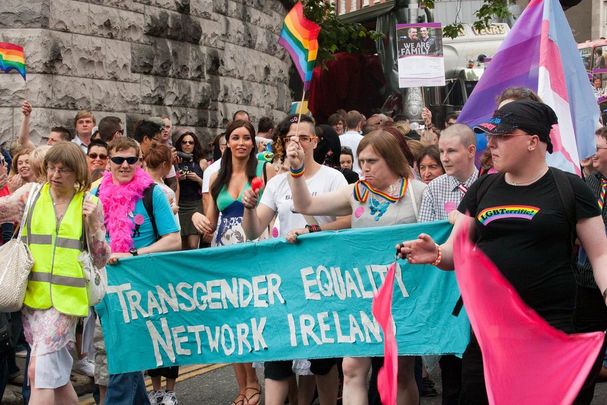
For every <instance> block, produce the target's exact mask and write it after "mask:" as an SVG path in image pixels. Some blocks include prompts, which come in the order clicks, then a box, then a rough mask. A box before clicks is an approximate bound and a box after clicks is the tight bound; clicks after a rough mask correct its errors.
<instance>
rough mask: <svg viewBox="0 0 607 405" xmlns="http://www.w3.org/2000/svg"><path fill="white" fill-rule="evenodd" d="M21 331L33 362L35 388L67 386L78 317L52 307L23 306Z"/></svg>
mask: <svg viewBox="0 0 607 405" xmlns="http://www.w3.org/2000/svg"><path fill="white" fill-rule="evenodd" d="M21 315H22V318H23V331H24V333H25V339H26V340H27V342H28V343H29V345H30V346H31V348H32V354H31V357H32V361H35V367H36V373H35V377H34V386H35V388H59V387H62V386H64V385H65V384H67V383H69V381H70V372H71V370H72V356H71V355H70V352H69V350H70V349H71V348H72V347H73V345H74V341H75V335H76V323H77V322H78V318H77V317H75V316H70V315H65V314H62V313H60V312H59V311H57V310H56V309H55V308H50V309H44V310H37V309H32V308H28V307H23V309H22V310H21Z"/></svg>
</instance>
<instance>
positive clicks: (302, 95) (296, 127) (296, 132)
mask: <svg viewBox="0 0 607 405" xmlns="http://www.w3.org/2000/svg"><path fill="white" fill-rule="evenodd" d="M305 98H306V82H304V86H303V93H302V94H301V103H300V104H299V113H298V114H297V125H295V134H296V135H297V140H298V141H299V121H300V120H301V111H302V110H303V103H304V100H305ZM298 143H299V142H298ZM299 146H301V143H299Z"/></svg>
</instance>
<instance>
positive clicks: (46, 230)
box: [23, 183, 96, 317]
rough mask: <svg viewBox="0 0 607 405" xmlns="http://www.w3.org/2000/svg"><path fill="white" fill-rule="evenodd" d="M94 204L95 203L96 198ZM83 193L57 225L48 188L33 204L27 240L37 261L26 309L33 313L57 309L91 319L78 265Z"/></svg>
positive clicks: (72, 203) (76, 196)
mask: <svg viewBox="0 0 607 405" xmlns="http://www.w3.org/2000/svg"><path fill="white" fill-rule="evenodd" d="M92 198H94V200H93V201H95V202H96V197H92ZM82 203H83V193H82V192H77V193H76V194H74V196H73V197H72V200H71V201H70V203H69V205H68V207H67V210H66V211H65V214H64V215H63V218H62V219H61V220H60V222H59V224H57V221H56V217H55V210H54V208H53V200H52V198H51V194H50V189H49V184H48V183H46V184H45V185H44V186H43V187H42V189H41V190H40V194H39V195H38V197H37V199H36V200H35V201H34V206H33V208H32V210H31V211H30V214H29V215H28V218H27V220H26V232H25V235H24V239H26V240H29V248H30V251H31V253H32V256H33V258H34V267H33V269H32V271H31V273H30V276H29V280H28V283H27V290H26V292H25V301H24V302H23V303H24V305H26V306H28V307H30V308H34V309H48V308H51V307H54V308H55V309H56V310H57V311H59V312H61V313H63V314H66V315H73V316H81V317H84V316H87V315H88V298H87V292H86V280H85V278H84V272H83V269H82V265H81V264H80V262H79V261H78V256H79V255H80V252H81V250H82V249H83V246H82V231H83V229H82Z"/></svg>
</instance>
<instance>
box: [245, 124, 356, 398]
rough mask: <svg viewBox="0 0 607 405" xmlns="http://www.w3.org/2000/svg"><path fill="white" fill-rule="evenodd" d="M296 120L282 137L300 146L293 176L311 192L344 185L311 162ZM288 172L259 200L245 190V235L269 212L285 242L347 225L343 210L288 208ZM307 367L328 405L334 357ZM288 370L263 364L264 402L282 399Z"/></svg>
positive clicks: (263, 225)
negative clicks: (338, 213)
mask: <svg viewBox="0 0 607 405" xmlns="http://www.w3.org/2000/svg"><path fill="white" fill-rule="evenodd" d="M297 119H298V118H297V116H296V115H295V116H290V117H287V120H289V121H288V122H290V123H291V125H290V127H289V132H288V133H287V135H286V136H285V145H288V144H289V143H290V142H295V143H299V144H300V145H301V147H302V149H303V150H304V156H305V157H304V166H305V171H304V172H303V173H302V172H299V174H298V175H299V176H303V177H304V179H305V180H306V184H307V185H308V188H309V190H310V192H311V193H312V194H314V195H316V194H322V193H327V192H330V191H335V190H338V189H341V188H343V187H346V186H347V185H348V183H347V181H346V179H345V178H344V176H343V174H341V172H339V171H337V170H335V169H332V168H330V167H327V166H322V165H320V164H318V163H317V162H315V161H314V148H316V145H317V143H318V137H317V136H316V133H315V130H314V122H313V121H312V120H311V119H310V118H309V117H306V116H301V121H300V122H299V124H298V123H297ZM279 126H280V125H279ZM302 170H303V167H302ZM291 175H293V174H291V173H281V174H279V175H277V176H274V177H273V178H272V179H270V180H269V181H268V183H267V184H266V186H265V189H264V190H263V195H262V197H261V202H260V203H259V205H258V204H257V198H258V194H257V192H255V191H253V190H251V189H248V190H247V191H245V193H244V195H243V198H242V203H243V205H244V206H245V212H244V215H243V222H242V227H243V229H244V231H245V234H246V236H247V239H249V240H253V239H255V238H258V237H259V236H260V235H261V234H262V233H263V232H264V231H265V230H266V229H267V227H268V226H269V224H270V223H271V221H272V219H273V218H274V217H275V216H278V221H277V222H279V223H280V229H273V230H272V236H274V237H285V238H287V240H289V241H294V240H295V239H296V238H297V236H298V235H300V234H302V233H308V232H319V231H323V230H329V229H343V228H349V227H350V216H349V215H348V216H345V217H338V218H336V217H328V216H304V215H301V214H297V213H295V212H293V200H292V198H291V188H290V187H289V182H288V177H287V176H291ZM296 175H297V174H296ZM311 371H312V372H313V373H314V374H315V376H316V383H317V388H318V396H319V398H320V402H321V403H327V404H328V403H332V404H334V403H335V402H336V400H337V377H338V375H337V367H336V362H335V359H321V360H311ZM292 374H293V371H292V368H291V362H289V361H286V362H285V361H278V362H276V361H272V362H266V363H265V368H264V375H265V377H266V380H265V381H266V403H280V404H282V403H284V400H285V399H286V397H287V393H288V391H289V382H288V380H289V378H290V377H291V376H292Z"/></svg>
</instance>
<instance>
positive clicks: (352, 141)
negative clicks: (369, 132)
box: [339, 110, 364, 176]
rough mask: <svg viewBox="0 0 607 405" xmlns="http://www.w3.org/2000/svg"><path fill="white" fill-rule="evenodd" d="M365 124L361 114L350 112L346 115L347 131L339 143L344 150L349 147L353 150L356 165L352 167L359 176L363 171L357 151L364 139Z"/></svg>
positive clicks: (354, 111) (340, 137) (341, 136)
mask: <svg viewBox="0 0 607 405" xmlns="http://www.w3.org/2000/svg"><path fill="white" fill-rule="evenodd" d="M363 123H364V117H363V115H362V114H361V113H359V112H358V111H356V110H352V111H349V112H348V114H347V115H346V129H347V131H346V132H344V133H343V134H342V135H340V136H339V143H341V147H342V148H343V147H344V146H347V147H348V148H350V149H351V150H352V153H353V154H354V165H353V166H352V170H354V171H355V172H356V173H357V174H358V175H359V176H360V174H361V173H362V171H361V170H360V165H359V164H358V156H356V150H357V149H358V144H359V143H360V140H361V139H363V136H362V135H361V134H360V130H361V128H362V127H363Z"/></svg>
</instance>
